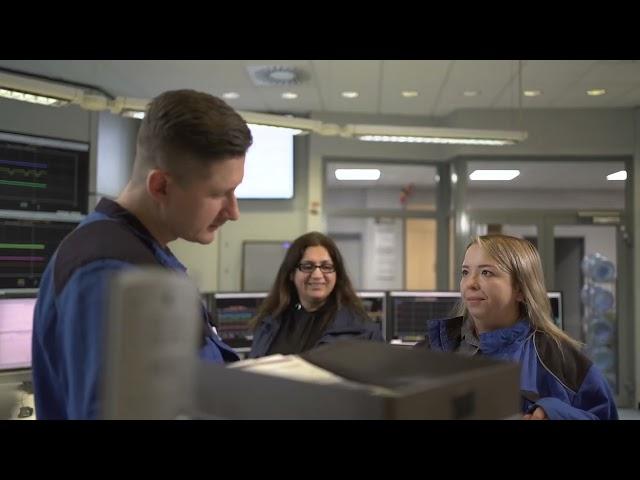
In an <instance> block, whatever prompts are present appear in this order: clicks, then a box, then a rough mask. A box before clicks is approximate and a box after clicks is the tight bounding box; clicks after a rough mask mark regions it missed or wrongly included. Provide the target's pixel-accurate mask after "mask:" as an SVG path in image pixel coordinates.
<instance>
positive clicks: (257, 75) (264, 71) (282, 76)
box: [247, 65, 305, 86]
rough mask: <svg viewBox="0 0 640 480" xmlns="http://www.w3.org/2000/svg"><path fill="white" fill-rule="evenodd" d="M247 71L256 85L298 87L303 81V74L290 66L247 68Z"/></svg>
mask: <svg viewBox="0 0 640 480" xmlns="http://www.w3.org/2000/svg"><path fill="white" fill-rule="evenodd" d="M247 69H248V70H249V74H250V75H251V78H252V80H253V81H254V83H255V84H256V85H273V86H286V85H298V84H300V83H301V82H303V81H304V80H305V74H304V72H303V71H302V70H300V69H298V68H296V67H291V66H282V65H264V66H252V67H247Z"/></svg>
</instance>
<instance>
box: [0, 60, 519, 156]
mask: <svg viewBox="0 0 640 480" xmlns="http://www.w3.org/2000/svg"><path fill="white" fill-rule="evenodd" d="M0 89H1V90H0V96H4V97H5V98H12V99H15V100H23V101H32V102H36V103H40V104H42V105H52V106H54V105H55V106H62V105H66V104H74V105H79V106H80V107H81V108H84V109H86V110H92V111H102V110H109V111H111V113H114V114H121V115H124V116H128V117H133V118H143V116H144V111H145V109H146V106H147V104H148V103H149V101H150V100H148V99H139V98H129V97H117V98H115V99H108V98H107V97H105V96H103V95H99V94H93V93H88V92H85V91H84V90H83V89H80V88H76V87H69V86H66V85H62V84H59V83H54V82H51V81H44V80H38V79H33V78H28V77H23V76H18V75H13V74H7V73H2V72H0ZM15 92H19V93H15ZM238 113H239V114H240V115H241V116H242V117H243V118H244V119H245V121H246V122H247V123H250V124H255V125H267V126H272V127H281V128H288V129H294V130H299V131H300V132H301V133H302V132H305V133H309V132H312V133H315V134H318V135H323V136H337V137H342V138H355V139H358V140H362V141H367V142H403V143H430V144H443V145H477V146H503V145H514V144H516V143H518V142H522V141H524V140H525V139H526V138H527V132H523V131H508V130H475V129H462V128H440V127H437V128H436V127H420V126H408V127H403V126H398V125H367V124H347V125H338V124H335V123H325V122H322V121H320V120H312V119H308V118H300V117H294V116H289V115H272V114H266V113H257V112H243V111H238Z"/></svg>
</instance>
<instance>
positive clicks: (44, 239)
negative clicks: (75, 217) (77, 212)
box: [0, 219, 77, 289]
mask: <svg viewBox="0 0 640 480" xmlns="http://www.w3.org/2000/svg"><path fill="white" fill-rule="evenodd" d="M76 226H77V223H75V222H54V221H48V220H16V219H0V289H3V288H7V289H12V288H38V286H39V285H40V277H41V276H42V272H43V271H44V269H45V267H46V266H47V263H48V262H49V259H50V258H51V255H53V253H54V252H55V250H56V248H57V247H58V245H59V244H60V242H61V241H62V239H63V238H64V237H65V236H66V235H67V234H68V233H69V232H71V231H72V230H73V229H74V228H75V227H76Z"/></svg>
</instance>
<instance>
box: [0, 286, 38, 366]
mask: <svg viewBox="0 0 640 480" xmlns="http://www.w3.org/2000/svg"><path fill="white" fill-rule="evenodd" d="M35 306H36V295H35V294H34V293H28V294H6V293H4V292H3V293H2V294H0V373H3V372H10V371H15V370H25V369H30V368H31V336H32V332H33V311H34V308H35Z"/></svg>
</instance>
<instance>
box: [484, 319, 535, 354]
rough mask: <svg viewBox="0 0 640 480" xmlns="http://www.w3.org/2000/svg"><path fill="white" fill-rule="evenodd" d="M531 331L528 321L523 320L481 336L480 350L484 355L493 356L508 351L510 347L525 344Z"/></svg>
mask: <svg viewBox="0 0 640 480" xmlns="http://www.w3.org/2000/svg"><path fill="white" fill-rule="evenodd" d="M530 331H531V323H530V322H529V320H528V319H521V320H519V321H518V322H517V323H516V324H515V325H512V326H511V327H507V328H499V329H497V330H493V331H491V332H485V333H481V334H480V350H481V351H482V353H484V354H491V353H494V352H498V351H503V350H505V349H507V348H508V347H509V346H510V345H513V344H517V343H521V342H523V341H524V340H525V339H526V338H527V337H528V336H529V332H530Z"/></svg>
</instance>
